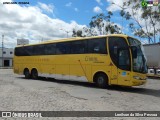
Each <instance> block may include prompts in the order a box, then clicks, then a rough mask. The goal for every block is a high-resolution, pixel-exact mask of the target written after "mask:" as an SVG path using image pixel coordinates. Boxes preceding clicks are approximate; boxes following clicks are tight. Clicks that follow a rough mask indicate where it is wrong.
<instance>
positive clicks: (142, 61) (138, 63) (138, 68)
mask: <svg viewBox="0 0 160 120" xmlns="http://www.w3.org/2000/svg"><path fill="white" fill-rule="evenodd" d="M128 41H129V44H130V46H136V48H137V57H136V58H134V57H133V56H132V61H133V63H132V66H133V71H134V72H140V73H147V66H146V58H145V56H144V54H143V49H142V45H141V42H140V41H138V40H136V39H134V38H131V37H128ZM132 49H133V48H132ZM131 51H132V55H133V51H134V50H131Z"/></svg>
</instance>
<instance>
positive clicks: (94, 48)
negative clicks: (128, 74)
mask: <svg viewBox="0 0 160 120" xmlns="http://www.w3.org/2000/svg"><path fill="white" fill-rule="evenodd" d="M88 52H89V53H100V54H106V53H107V48H106V38H97V39H91V40H88Z"/></svg>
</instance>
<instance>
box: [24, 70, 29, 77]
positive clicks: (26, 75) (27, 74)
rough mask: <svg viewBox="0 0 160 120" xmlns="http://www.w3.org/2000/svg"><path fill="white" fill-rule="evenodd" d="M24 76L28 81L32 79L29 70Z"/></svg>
mask: <svg viewBox="0 0 160 120" xmlns="http://www.w3.org/2000/svg"><path fill="white" fill-rule="evenodd" d="M24 76H25V78H26V79H29V78H30V73H29V70H28V69H25V70H24Z"/></svg>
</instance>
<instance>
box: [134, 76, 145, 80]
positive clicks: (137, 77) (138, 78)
mask: <svg viewBox="0 0 160 120" xmlns="http://www.w3.org/2000/svg"><path fill="white" fill-rule="evenodd" d="M133 78H134V79H137V80H146V79H147V78H141V77H139V76H133Z"/></svg>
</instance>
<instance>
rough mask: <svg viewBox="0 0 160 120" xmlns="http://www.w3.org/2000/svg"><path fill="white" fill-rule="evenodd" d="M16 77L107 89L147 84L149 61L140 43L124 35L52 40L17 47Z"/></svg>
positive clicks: (15, 55)
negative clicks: (86, 83)
mask: <svg viewBox="0 0 160 120" xmlns="http://www.w3.org/2000/svg"><path fill="white" fill-rule="evenodd" d="M14 73H16V74H22V75H24V76H25V78H27V79H29V78H32V79H37V78H38V77H39V76H42V77H51V78H55V79H60V80H75V81H86V82H91V83H96V84H97V85H98V86H99V87H106V86H108V85H121V86H138V85H143V84H145V83H146V73H147V67H146V59H145V56H144V54H143V49H142V45H141V42H140V41H138V40H137V39H135V38H132V37H129V36H127V35H123V34H112V35H105V36H94V37H77V38H67V39H61V40H50V41H47V42H43V43H38V44H31V45H24V46H17V47H16V48H15V54H14Z"/></svg>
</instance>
